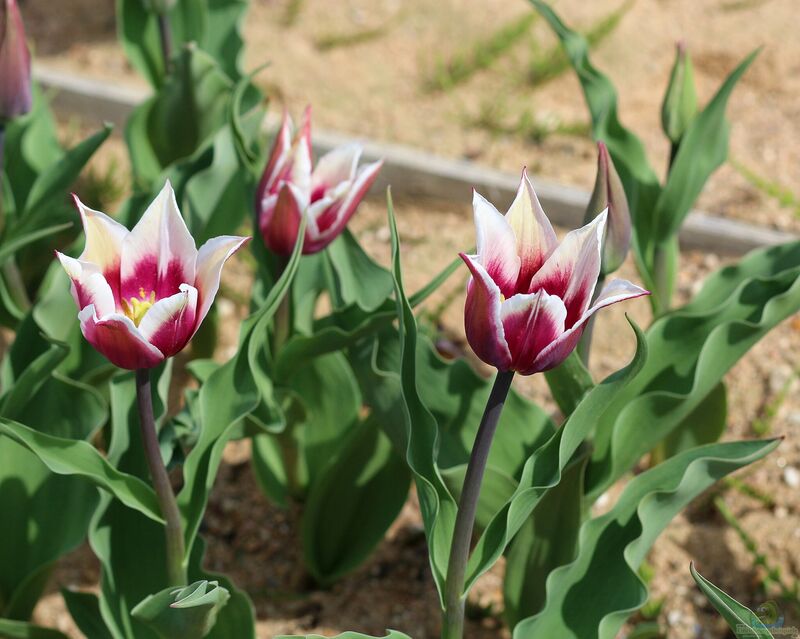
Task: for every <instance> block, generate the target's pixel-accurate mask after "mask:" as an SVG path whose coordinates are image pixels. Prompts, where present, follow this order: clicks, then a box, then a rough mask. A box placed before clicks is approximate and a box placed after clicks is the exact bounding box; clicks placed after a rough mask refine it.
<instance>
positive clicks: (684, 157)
mask: <svg viewBox="0 0 800 639" xmlns="http://www.w3.org/2000/svg"><path fill="white" fill-rule="evenodd" d="M757 55H758V51H754V52H753V53H751V54H750V55H748V56H747V57H746V58H745V59H744V61H743V62H742V63H741V64H739V66H738V67H736V69H735V70H734V71H733V73H731V74H730V75H729V76H728V78H727V79H726V80H725V82H724V83H723V84H722V86H721V87H720V89H719V91H717V94H716V95H715V96H714V97H713V98H712V100H711V102H709V103H708V105H707V106H706V108H705V109H703V111H702V112H701V113H700V114H699V115H698V116H697V117H696V118H695V119H694V120H692V123H691V124H690V125H689V128H688V129H687V130H686V133H684V135H683V137H682V138H681V144H680V146H679V147H678V153H677V155H676V156H675V159H674V160H673V162H672V165H671V167H670V171H669V176H668V178H667V183H666V185H665V186H664V190H663V191H662V192H661V195H660V196H659V198H658V201H657V203H656V206H655V210H653V211H652V216H653V220H654V225H655V228H654V232H653V238H652V240H653V242H654V243H660V242H662V241H664V240H666V239H667V238H669V237H671V236H673V235H676V234H677V233H678V231H679V230H680V227H681V224H683V221H684V219H686V215H687V214H688V213H689V209H691V207H692V205H693V204H694V202H695V200H696V199H697V198H698V196H699V195H700V192H701V191H702V190H703V186H704V185H705V183H706V180H708V178H709V177H710V176H711V174H712V173H713V172H714V171H715V170H716V169H717V168H718V167H719V166H720V165H721V164H722V163H723V162H725V159H726V158H727V157H728V136H729V132H730V124H729V123H728V121H727V119H726V118H725V109H726V107H727V105H728V99H729V98H730V95H731V93H732V92H733V89H734V87H735V86H736V84H737V83H738V82H739V80H740V79H741V77H742V76H743V75H744V72H745V71H747V68H748V67H749V66H750V65H751V64H752V62H753V60H755V57H756V56H757Z"/></svg>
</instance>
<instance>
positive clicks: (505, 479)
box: [441, 464, 517, 529]
mask: <svg viewBox="0 0 800 639" xmlns="http://www.w3.org/2000/svg"><path fill="white" fill-rule="evenodd" d="M441 472H442V478H443V479H444V482H445V484H447V487H448V488H449V489H450V492H451V493H452V495H453V498H454V499H457V500H460V499H461V491H462V490H463V488H464V478H465V477H466V474H467V465H466V464H461V465H460V466H451V467H450V468H444V469H442V471H441ZM516 489H517V481H516V480H515V479H514V478H513V477H511V476H510V475H508V474H507V473H506V472H504V471H503V470H500V469H499V468H496V467H495V466H489V465H487V466H486V472H485V473H484V476H483V481H481V495H480V500H479V501H478V510H477V511H476V513H475V525H476V526H477V527H478V529H483V528H486V526H488V525H489V522H490V521H491V520H492V517H494V515H495V513H496V512H497V511H498V510H500V509H501V508H502V507H503V505H504V504H505V503H506V502H507V501H508V500H509V499H510V498H511V495H513V494H514V491H515V490H516Z"/></svg>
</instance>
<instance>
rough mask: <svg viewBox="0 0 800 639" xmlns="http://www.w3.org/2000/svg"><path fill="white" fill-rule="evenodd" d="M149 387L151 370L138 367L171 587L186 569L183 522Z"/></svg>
mask: <svg viewBox="0 0 800 639" xmlns="http://www.w3.org/2000/svg"><path fill="white" fill-rule="evenodd" d="M151 392H152V391H151V389H150V371H149V369H144V368H140V369H139V370H137V371H136V400H137V403H138V405H139V426H140V427H141V432H142V444H143V446H144V452H145V457H146V458H147V466H148V468H149V469H150V477H151V478H152V480H153V488H154V489H155V491H156V497H157V498H158V505H159V507H160V509H161V516H162V517H164V521H165V522H166V524H165V526H164V532H165V534H166V538H167V577H168V579H169V585H170V586H185V585H186V568H185V567H184V564H183V558H184V554H185V549H184V542H183V523H182V521H181V513H180V510H178V502H177V501H176V500H175V493H174V492H173V490H172V484H170V482H169V475H168V474H167V469H166V468H165V467H164V462H163V461H162V459H161V448H160V447H159V445H158V435H157V434H156V422H155V418H154V417H153V397H152V395H151Z"/></svg>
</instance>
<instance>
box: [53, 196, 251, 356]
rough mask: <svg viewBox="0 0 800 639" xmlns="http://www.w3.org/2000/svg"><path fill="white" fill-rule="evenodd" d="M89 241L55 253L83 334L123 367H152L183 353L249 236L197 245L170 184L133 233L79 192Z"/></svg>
mask: <svg viewBox="0 0 800 639" xmlns="http://www.w3.org/2000/svg"><path fill="white" fill-rule="evenodd" d="M75 203H76V205H77V207H78V211H79V212H80V215H81V220H82V222H83V230H84V233H85V235H86V245H85V248H84V250H83V253H81V255H80V256H79V257H78V258H77V259H75V258H72V257H68V256H66V255H63V254H62V253H57V255H58V259H59V260H60V261H61V264H62V266H63V267H64V270H66V272H67V275H69V277H70V279H71V280H72V295H73V297H74V298H75V302H76V303H77V305H78V308H79V309H80V312H79V314H78V318H79V319H80V324H81V331H82V332H83V335H84V337H86V339H87V340H88V341H89V342H90V343H91V344H92V346H94V347H95V349H97V350H98V351H99V352H100V353H101V354H102V355H104V356H105V357H107V358H108V359H109V360H110V361H111V362H112V363H113V364H115V365H116V366H119V367H120V368H127V369H132V370H133V369H140V368H152V367H153V366H156V365H158V364H159V363H160V362H162V361H163V360H164V359H166V358H167V357H171V356H173V355H175V354H176V353H178V352H179V351H181V350H182V349H183V348H184V347H185V346H186V344H187V343H188V342H189V340H190V339H191V338H192V336H193V335H194V334H195V333H196V332H197V329H198V328H199V327H200V324H201V323H202V321H203V319H204V318H205V317H206V315H207V314H208V311H209V309H210V308H211V305H212V303H213V302H214V298H215V297H216V295H217V291H218V290H219V282H220V275H221V272H222V266H223V265H224V264H225V262H226V261H227V259H228V258H229V257H230V256H231V255H233V253H234V252H236V250H238V249H239V248H240V247H241V246H242V245H243V244H245V242H247V240H248V239H249V238H244V237H234V236H221V237H215V238H213V239H210V240H208V242H206V243H205V244H204V245H203V246H202V247H200V249H199V250H198V249H197V248H196V245H195V242H194V239H193V238H192V236H191V234H190V233H189V229H187V228H186V224H185V222H184V221H183V217H182V216H181V213H180V211H179V210H178V204H177V202H176V201H175V193H174V191H173V190H172V186H171V185H170V184H169V182H167V184H166V185H165V186H164V188H163V189H162V191H161V193H159V195H158V197H156V199H155V201H153V203H152V204H151V205H150V206H149V207H148V208H147V210H146V211H145V213H144V215H143V216H142V218H141V220H139V222H138V223H137V224H136V226H135V227H134V228H133V230H132V231H129V230H128V229H127V228H125V227H124V226H123V225H121V224H119V223H118V222H116V221H114V220H113V219H112V218H110V217H109V216H107V215H105V214H104V213H101V212H100V211H94V210H92V209H90V208H88V207H87V206H85V205H84V204H83V203H82V202H81V201H80V200H79V199H78V198H77V197H76V198H75Z"/></svg>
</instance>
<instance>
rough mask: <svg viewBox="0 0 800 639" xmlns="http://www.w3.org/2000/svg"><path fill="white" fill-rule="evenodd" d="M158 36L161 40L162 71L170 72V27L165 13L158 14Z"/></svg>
mask: <svg viewBox="0 0 800 639" xmlns="http://www.w3.org/2000/svg"><path fill="white" fill-rule="evenodd" d="M158 36H159V39H160V40H161V53H162V55H163V56H164V69H165V70H166V72H167V73H169V72H170V71H171V70H172V27H171V26H170V23H169V16H168V15H167V14H166V13H159V14H158Z"/></svg>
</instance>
